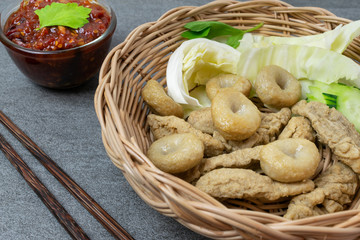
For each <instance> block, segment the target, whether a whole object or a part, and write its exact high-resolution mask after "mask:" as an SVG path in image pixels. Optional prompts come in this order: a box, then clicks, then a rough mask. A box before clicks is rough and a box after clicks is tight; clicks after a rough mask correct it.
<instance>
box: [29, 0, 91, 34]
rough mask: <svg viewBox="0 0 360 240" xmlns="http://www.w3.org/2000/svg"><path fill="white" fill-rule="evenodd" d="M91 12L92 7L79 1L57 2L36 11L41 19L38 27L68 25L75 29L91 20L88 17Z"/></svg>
mask: <svg viewBox="0 0 360 240" xmlns="http://www.w3.org/2000/svg"><path fill="white" fill-rule="evenodd" d="M90 12H91V9H90V8H86V7H83V6H79V5H78V4H77V3H66V4H65V3H57V2H54V3H52V4H51V5H47V6H46V7H44V8H42V9H38V10H36V11H35V13H36V15H38V16H39V21H40V26H39V28H38V29H41V28H43V27H49V26H66V27H71V28H74V29H77V28H81V27H82V26H84V25H85V24H86V23H88V22H89V21H88V20H87V18H88V17H89V14H90ZM38 29H37V30H38Z"/></svg>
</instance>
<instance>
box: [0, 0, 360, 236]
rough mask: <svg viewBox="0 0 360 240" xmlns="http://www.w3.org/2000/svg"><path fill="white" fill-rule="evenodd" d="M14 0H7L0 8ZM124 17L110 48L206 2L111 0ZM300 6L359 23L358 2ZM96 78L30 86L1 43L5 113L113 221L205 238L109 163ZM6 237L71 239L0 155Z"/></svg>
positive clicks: (0, 103)
mask: <svg viewBox="0 0 360 240" xmlns="http://www.w3.org/2000/svg"><path fill="white" fill-rule="evenodd" d="M12 1H14V0H1V1H0V9H3V8H4V7H5V6H6V5H7V4H9V3H11V2H12ZM108 1H109V2H110V3H111V4H112V6H113V8H114V10H115V12H116V14H117V18H118V26H117V30H116V33H115V35H114V39H113V43H112V46H113V47H114V46H115V45H117V44H119V43H120V42H122V41H123V40H124V38H125V37H126V36H127V34H128V33H129V32H130V31H131V30H133V29H134V28H135V27H137V26H138V25H140V24H142V23H145V22H149V21H155V20H156V19H157V18H158V17H160V16H161V15H162V14H163V13H165V12H166V11H167V10H169V9H171V8H174V7H178V6H181V5H195V6H199V5H202V4H205V3H207V2H209V1H206V0H153V1H150V0H124V1H121V0H108ZM288 3H290V4H292V5H294V6H317V7H322V8H326V9H328V10H329V11H331V12H333V13H335V14H336V15H338V16H341V17H344V18H349V19H352V20H357V19H359V18H360V14H359V12H360V2H359V0H347V1H340V0H326V1H325V0H289V1H288ZM96 87H97V79H96V77H95V78H94V79H92V81H90V82H89V83H87V84H85V85H84V86H82V87H80V88H77V89H73V90H68V91H55V90H50V89H46V88H42V87H39V86H37V85H34V84H33V83H31V82H30V81H28V80H27V79H26V78H25V77H24V76H23V75H22V74H21V73H20V72H19V70H18V69H17V68H16V66H15V65H14V64H13V62H12V61H11V59H10V58H9V57H8V55H7V53H6V51H5V48H4V46H3V45H1V44H0V109H1V110H2V111H3V112H4V113H5V114H7V115H8V116H9V117H10V118H11V119H12V120H13V121H14V122H15V123H16V124H17V125H18V126H19V127H20V128H22V129H23V130H24V131H25V132H26V133H27V134H28V135H29V136H30V137H31V138H32V139H33V140H34V141H35V142H36V143H37V144H38V145H39V146H40V147H41V148H42V149H43V150H44V151H45V152H46V153H47V154H48V155H49V156H51V157H52V158H53V159H54V160H55V161H56V162H57V163H58V165H59V166H60V167H61V168H63V169H64V170H65V171H66V172H67V173H68V175H70V176H71V177H72V178H73V179H74V180H75V181H76V182H77V183H78V184H79V185H80V186H81V187H82V188H84V190H85V191H87V192H88V193H89V194H90V195H91V196H92V197H93V198H94V199H95V200H96V201H97V202H98V203H99V204H100V205H101V206H102V207H103V208H104V209H105V210H106V211H108V213H109V214H110V215H111V216H113V217H114V218H115V219H116V220H117V221H118V222H119V223H120V224H121V225H122V226H123V227H124V228H125V229H126V230H127V231H128V232H129V233H130V234H131V235H132V236H133V237H134V238H135V239H138V240H140V239H174V240H175V239H181V240H183V239H205V238H204V237H202V236H200V235H198V234H196V233H194V232H192V231H190V230H188V229H187V228H185V227H183V226H182V225H180V224H179V223H178V222H176V221H175V220H174V219H172V218H169V217H165V216H163V215H161V214H160V213H158V212H157V211H155V210H153V209H152V208H151V207H149V206H148V205H146V204H145V203H144V202H143V201H142V200H141V199H140V198H139V197H138V196H137V194H136V193H135V192H134V191H133V190H132V188H131V187H130V185H129V184H128V183H127V181H126V180H125V178H124V177H123V176H122V174H121V172H120V171H119V170H118V169H117V168H116V167H115V166H114V165H113V164H112V163H111V161H110V160H109V158H108V156H107V154H106V152H105V150H104V147H103V144H102V140H101V132H100V126H99V123H98V120H97V117H96V114H95V111H94V107H93V97H94V92H95V89H96ZM0 133H1V134H3V135H4V136H5V137H6V138H7V139H8V140H9V142H10V143H11V144H12V145H13V146H14V147H15V149H16V151H18V153H19V154H20V155H21V157H22V158H23V159H24V160H25V161H26V162H27V163H28V165H29V166H30V167H31V168H32V169H33V171H34V172H35V174H37V175H38V177H39V178H40V180H41V181H42V182H43V183H44V184H45V185H46V186H47V187H48V188H49V189H50V191H51V192H52V193H53V194H54V195H55V196H56V198H57V199H58V200H59V201H60V202H61V203H62V204H63V205H64V207H65V208H66V209H67V210H68V212H69V213H70V214H71V215H72V216H73V217H74V218H75V220H76V221H77V222H78V223H79V224H80V226H82V227H83V229H84V230H85V232H86V233H87V234H88V235H89V236H90V238H91V239H112V236H111V235H110V234H109V233H108V232H107V231H106V230H105V229H104V228H103V227H102V225H100V224H99V223H98V222H97V221H96V220H95V219H94V218H93V217H92V216H91V215H90V214H89V213H88V212H87V211H86V210H85V209H84V208H83V207H82V206H81V205H80V204H79V203H78V202H77V201H76V200H75V199H74V198H73V197H72V196H71V195H70V194H69V193H68V192H67V191H66V190H65V189H64V188H63V187H62V186H61V185H60V184H59V183H58V182H57V180H56V179H55V178H54V177H52V176H51V175H50V174H49V173H48V172H47V171H46V170H45V168H44V167H42V166H41V165H40V164H39V163H38V162H37V161H36V160H35V159H34V158H33V157H32V156H31V155H30V153H29V152H27V151H26V150H25V149H24V148H23V147H22V146H21V144H20V143H18V142H17V141H16V140H15V139H14V138H13V137H12V136H11V135H10V134H9V133H8V131H7V130H6V129H5V128H4V127H2V126H0ZM0 239H29V240H34V239H70V237H69V235H68V234H67V232H66V231H65V230H64V229H63V228H62V227H61V225H60V224H59V223H58V222H57V221H56V219H55V218H54V217H53V215H52V214H51V213H50V211H48V209H47V208H46V207H45V205H43V203H42V202H41V201H40V199H39V198H38V197H37V195H36V194H35V193H34V192H33V191H32V190H31V189H30V188H29V186H28V185H27V184H26V183H25V181H24V179H23V178H22V177H21V176H20V174H19V173H18V172H17V171H16V170H15V168H14V167H13V166H12V165H11V164H10V163H9V161H8V160H7V159H6V158H5V156H4V155H3V154H2V153H1V154H0Z"/></svg>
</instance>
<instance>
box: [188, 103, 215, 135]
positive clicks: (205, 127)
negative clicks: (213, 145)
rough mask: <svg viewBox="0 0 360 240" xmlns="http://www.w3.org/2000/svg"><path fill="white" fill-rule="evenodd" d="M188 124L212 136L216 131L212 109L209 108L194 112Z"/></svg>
mask: <svg viewBox="0 0 360 240" xmlns="http://www.w3.org/2000/svg"><path fill="white" fill-rule="evenodd" d="M187 122H188V123H190V124H191V126H193V127H194V128H196V129H198V130H200V131H202V132H203V133H207V134H210V135H212V134H213V133H214V131H216V128H215V126H214V123H213V120H212V116H211V108H209V107H207V108H201V109H199V110H195V111H192V112H191V113H190V115H189V117H188V119H187Z"/></svg>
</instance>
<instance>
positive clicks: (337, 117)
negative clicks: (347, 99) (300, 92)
mask: <svg viewBox="0 0 360 240" xmlns="http://www.w3.org/2000/svg"><path fill="white" fill-rule="evenodd" d="M292 110H293V112H294V114H298V115H301V116H304V117H306V118H307V119H309V120H310V122H311V125H312V127H313V128H314V130H315V131H316V134H317V137H318V139H319V141H320V142H322V143H324V144H326V145H328V146H329V147H330V149H331V150H332V153H333V154H334V155H335V156H336V157H337V158H338V159H339V160H340V161H342V162H343V163H345V164H346V165H348V166H350V167H351V168H352V169H353V170H354V171H355V172H356V173H360V134H359V133H358V132H357V131H356V129H355V126H354V124H352V123H350V122H349V120H348V119H346V117H344V115H342V114H341V113H340V112H339V111H337V110H336V109H334V108H329V107H328V106H326V105H325V104H323V103H320V102H308V103H307V102H306V101H305V100H302V101H300V102H298V103H297V104H296V105H295V106H294V107H293V109H292Z"/></svg>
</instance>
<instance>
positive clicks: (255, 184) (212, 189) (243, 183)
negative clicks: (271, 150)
mask: <svg viewBox="0 0 360 240" xmlns="http://www.w3.org/2000/svg"><path fill="white" fill-rule="evenodd" d="M195 186H196V187H197V188H199V189H200V190H201V191H203V192H206V193H208V194H209V195H211V196H213V197H216V198H220V199H221V198H239V199H244V198H245V199H252V198H255V199H260V200H265V201H275V200H278V199H280V198H283V197H289V196H294V195H299V194H302V193H306V192H310V191H311V190H313V189H314V182H313V181H311V180H305V181H302V182H296V183H281V182H277V181H274V180H272V179H271V178H270V177H268V176H264V175H261V174H259V173H256V172H255V171H253V170H250V169H241V168H220V169H215V170H213V171H211V172H209V173H207V174H205V175H204V176H202V177H201V178H200V179H199V180H198V181H197V182H196V185H195Z"/></svg>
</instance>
